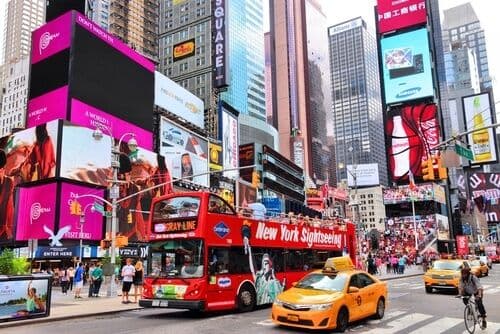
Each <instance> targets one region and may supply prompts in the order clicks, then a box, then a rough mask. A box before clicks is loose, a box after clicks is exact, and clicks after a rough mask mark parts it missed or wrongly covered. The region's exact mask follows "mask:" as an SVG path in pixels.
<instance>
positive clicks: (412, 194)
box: [383, 183, 434, 205]
mask: <svg viewBox="0 0 500 334" xmlns="http://www.w3.org/2000/svg"><path fill="white" fill-rule="evenodd" d="M383 197H384V204H385V205H387V204H398V203H404V202H409V201H410V200H414V201H415V202H421V201H433V200H434V188H433V184H432V183H426V184H419V185H416V186H415V187H414V189H413V190H412V189H410V187H409V186H399V187H397V188H385V189H383Z"/></svg>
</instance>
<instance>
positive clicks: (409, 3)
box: [377, 0, 427, 34]
mask: <svg viewBox="0 0 500 334" xmlns="http://www.w3.org/2000/svg"><path fill="white" fill-rule="evenodd" d="M377 14H378V30H379V33H381V34H382V33H385V32H388V31H393V30H398V29H402V28H406V27H411V26H414V25H417V24H422V23H426V22H427V12H426V10H425V0H378V1H377Z"/></svg>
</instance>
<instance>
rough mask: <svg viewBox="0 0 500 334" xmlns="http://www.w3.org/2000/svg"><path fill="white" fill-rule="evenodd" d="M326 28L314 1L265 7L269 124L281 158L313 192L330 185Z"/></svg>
mask: <svg viewBox="0 0 500 334" xmlns="http://www.w3.org/2000/svg"><path fill="white" fill-rule="evenodd" d="M326 28H327V24H326V17H325V15H324V13H323V12H322V11H321V7H320V6H319V4H318V3H317V1H314V0H308V1H284V0H277V1H271V2H270V34H271V37H270V39H271V40H270V45H271V63H272V66H271V68H272V71H271V74H272V87H273V97H272V98H273V101H272V113H273V117H272V119H273V124H274V126H275V127H276V128H277V129H278V132H279V136H280V152H281V154H283V155H284V156H285V157H287V158H288V159H290V160H292V161H294V162H295V163H296V164H297V165H299V166H301V167H302V168H303V169H304V172H305V174H306V177H307V181H308V182H306V184H310V185H313V186H314V183H316V184H323V183H325V182H327V180H329V179H330V177H329V172H328V166H329V165H330V164H331V155H330V149H329V147H328V143H327V132H328V130H327V128H328V126H327V125H328V124H329V125H330V126H331V124H332V123H331V119H332V118H331V102H330V101H331V97H330V81H329V78H328V73H329V71H328V66H329V63H328V48H327V42H328V41H327V37H326V35H325V33H324V32H325V31H326ZM331 130H332V129H330V131H329V132H330V133H333V131H331ZM312 181H314V183H313V182H312Z"/></svg>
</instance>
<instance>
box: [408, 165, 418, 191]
mask: <svg viewBox="0 0 500 334" xmlns="http://www.w3.org/2000/svg"><path fill="white" fill-rule="evenodd" d="M408 178H409V179H410V184H409V185H408V188H410V190H411V191H413V190H416V189H417V186H416V185H415V178H414V177H413V173H412V172H411V169H410V170H409V171H408Z"/></svg>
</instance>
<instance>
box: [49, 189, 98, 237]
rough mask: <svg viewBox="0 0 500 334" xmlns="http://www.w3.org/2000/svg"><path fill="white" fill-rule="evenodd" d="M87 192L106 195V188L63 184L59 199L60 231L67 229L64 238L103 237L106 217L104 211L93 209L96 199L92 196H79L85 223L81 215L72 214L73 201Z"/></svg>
mask: <svg viewBox="0 0 500 334" xmlns="http://www.w3.org/2000/svg"><path fill="white" fill-rule="evenodd" d="M87 194H92V195H96V196H99V197H104V190H102V189H95V188H89V187H84V186H77V185H74V184H69V183H63V184H62V186H61V198H60V201H59V202H60V209H59V231H66V232H65V233H64V235H63V237H62V238H63V239H83V240H101V239H102V236H103V234H102V232H103V229H104V226H103V224H104V218H103V215H102V213H100V212H97V211H95V210H94V209H93V204H94V202H95V201H96V199H94V198H92V197H82V198H78V202H79V203H80V205H81V206H82V214H83V217H84V221H83V224H80V217H78V216H75V215H71V214H70V206H71V202H72V201H73V200H74V199H75V198H77V197H78V196H81V195H87ZM101 204H102V203H101Z"/></svg>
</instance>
